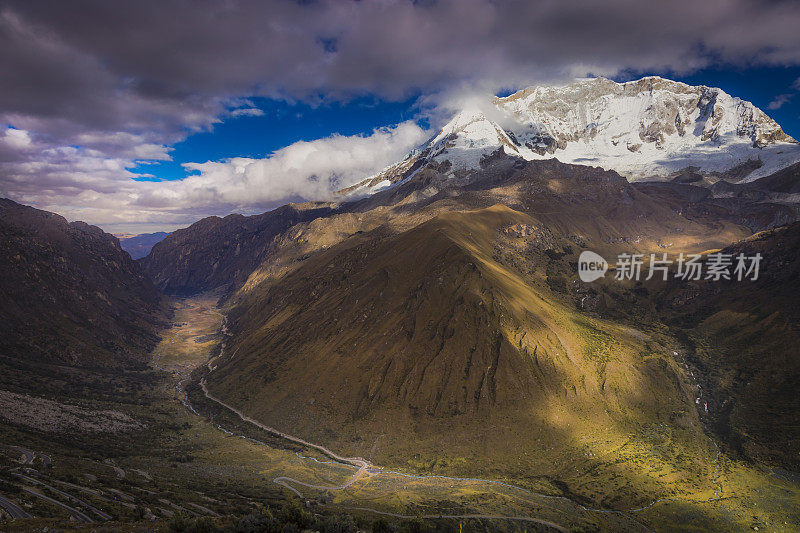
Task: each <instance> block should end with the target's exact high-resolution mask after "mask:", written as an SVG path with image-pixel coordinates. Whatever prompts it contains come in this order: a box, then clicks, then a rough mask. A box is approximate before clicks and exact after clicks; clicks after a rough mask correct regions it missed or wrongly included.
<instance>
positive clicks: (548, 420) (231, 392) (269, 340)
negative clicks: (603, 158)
mask: <svg viewBox="0 0 800 533" xmlns="http://www.w3.org/2000/svg"><path fill="white" fill-rule="evenodd" d="M536 227H540V226H539V221H537V220H536V219H534V218H532V217H531V216H529V215H526V214H524V213H521V212H519V211H516V210H513V209H511V208H509V207H506V206H502V205H495V206H492V207H488V208H483V209H479V210H477V211H465V212H454V213H442V214H440V215H438V216H435V217H434V218H432V219H430V220H429V221H427V222H424V223H422V224H419V225H417V226H415V227H413V228H411V229H409V230H406V231H401V232H399V233H397V232H394V231H391V230H390V229H389V228H386V227H382V228H378V229H376V230H373V231H371V232H366V233H363V234H359V235H357V236H356V237H353V238H351V239H347V240H346V241H344V242H342V243H340V244H338V245H336V246H333V247H331V248H329V249H327V250H325V251H322V252H320V253H318V254H315V255H312V256H311V257H309V258H308V259H306V260H305V261H304V262H303V263H302V265H301V266H299V267H298V268H296V269H295V270H293V271H292V272H290V273H288V274H286V275H285V276H284V277H282V278H280V280H279V281H278V282H275V283H264V284H263V285H262V287H260V289H258V290H253V291H251V292H250V293H249V294H248V295H247V296H246V297H245V298H244V299H243V300H242V301H241V302H240V303H239V304H238V305H237V306H236V307H235V308H234V309H233V310H232V313H231V315H230V319H231V323H232V324H233V331H232V333H233V338H232V340H231V344H229V346H228V348H227V349H226V352H225V354H224V355H223V357H221V358H220V359H218V360H215V361H214V363H213V364H214V366H216V369H215V370H214V371H212V372H211V373H210V374H209V375H208V377H207V382H208V386H209V389H210V390H211V392H212V393H213V394H215V395H217V396H220V397H222V398H224V399H225V400H226V401H228V402H230V403H232V404H234V405H236V406H237V407H239V408H241V409H243V410H244V411H245V412H246V413H248V415H250V416H253V417H255V418H257V419H258V420H261V421H263V422H265V423H268V424H270V425H273V426H274V427H278V428H280V429H282V430H284V431H288V432H290V433H294V434H297V435H300V436H302V437H303V438H308V439H311V440H317V441H319V442H323V443H325V444H326V445H329V446H331V447H335V448H336V449H339V450H342V451H343V452H345V453H347V454H353V455H361V456H366V457H369V458H370V459H371V460H374V461H376V462H378V463H380V464H387V463H388V464H389V465H391V464H397V463H398V462H399V463H400V464H404V463H405V461H406V460H412V458H414V457H421V458H425V460H428V459H429V458H431V457H435V458H436V461H443V462H444V463H445V465H447V464H450V465H453V466H456V467H457V468H458V465H461V466H460V468H461V469H462V470H461V472H462V473H464V469H465V468H466V471H467V472H481V471H483V472H487V471H492V472H495V473H496V474H497V473H499V475H511V474H513V475H517V476H523V477H525V476H528V475H529V473H530V472H537V473H539V474H540V475H544V476H553V477H557V478H559V479H562V480H565V479H569V477H570V475H571V474H566V473H565V472H564V471H563V469H564V465H565V461H566V462H567V463H569V462H570V461H577V463H573V465H574V464H580V463H584V462H586V457H585V456H582V455H581V454H583V453H585V450H584V451H580V450H582V449H583V445H582V444H580V443H581V442H585V443H586V444H587V445H589V444H588V443H589V442H590V441H591V440H592V439H596V438H598V436H600V435H606V436H607V437H608V439H609V440H610V441H613V442H617V439H618V438H620V439H622V435H628V434H629V433H631V432H638V431H641V430H643V429H644V428H647V427H650V426H658V425H659V424H660V425H666V424H669V425H671V426H673V427H675V428H676V433H675V434H674V435H673V436H672V438H674V439H675V440H676V441H678V442H679V443H678V444H676V450H683V453H685V452H686V450H687V449H693V450H696V449H697V448H698V447H699V448H702V447H703V443H704V442H705V440H704V437H703V436H702V431H701V429H700V424H699V420H698V418H697V414H696V412H695V411H694V409H693V407H692V402H691V399H690V398H689V396H688V393H687V392H685V390H684V385H683V382H682V379H683V378H682V377H681V372H680V370H679V369H678V368H677V366H676V364H675V363H674V362H673V361H672V360H671V358H670V357H669V352H667V351H666V350H663V349H659V348H658V345H657V344H651V343H649V342H648V341H647V340H646V337H645V336H643V335H642V334H640V333H638V332H636V331H635V330H631V329H630V328H628V327H626V326H621V325H616V324H614V323H612V322H609V321H607V320H605V319H603V318H601V317H600V316H598V315H587V314H584V313H581V312H578V311H577V310H576V309H575V307H574V305H573V304H572V302H571V299H570V297H569V296H568V295H566V294H562V293H561V292H557V291H556V290H554V289H553V288H551V284H554V283H555V282H554V280H555V279H556V278H559V277H561V279H562V287H561V288H560V289H559V290H561V289H563V283H564V282H563V274H562V273H561V272H554V271H553V270H552V268H553V261H552V260H551V258H550V256H551V255H553V254H556V256H557V255H559V254H564V253H569V252H567V251H566V250H569V249H570V248H572V247H573V246H574V244H573V243H572V242H571V241H570V240H568V239H566V238H565V237H563V236H560V235H552V234H549V235H548V234H546V233H545V234H543V237H541V236H537V235H536V234H535V233H534V234H533V235H530V236H529V237H526V238H524V239H520V238H519V236H518V235H519V234H520V233H527V232H528V229H529V228H536ZM519 241H521V242H519ZM519 246H522V248H521V249H518V248H517V247H519ZM570 255H571V254H570ZM523 258H524V262H522V261H520V260H521V259H523ZM515 262H517V264H519V265H521V266H522V267H523V268H524V270H520V269H518V268H516V266H515V265H514V263H515ZM556 262H557V263H558V262H560V261H556ZM582 439H588V440H585V441H583V440H582ZM623 440H624V439H623ZM620 442H621V441H620ZM590 446H592V445H590ZM594 466H595V467H597V465H596V464H595V465H594ZM445 468H446V467H445ZM651 481H652V480H651ZM626 483H630V486H628V487H627V488H621V489H620V490H619V492H618V494H617V496H616V497H619V498H621V499H625V500H628V501H638V499H637V498H639V497H640V496H637V495H636V494H635V493H636V491H638V490H640V489H641V488H642V486H643V485H641V483H643V484H644V486H646V485H647V484H648V483H650V482H648V481H640V482H636V483H634V481H633V480H632V479H627V480H626ZM609 486H610V485H609ZM634 487H636V488H634Z"/></svg>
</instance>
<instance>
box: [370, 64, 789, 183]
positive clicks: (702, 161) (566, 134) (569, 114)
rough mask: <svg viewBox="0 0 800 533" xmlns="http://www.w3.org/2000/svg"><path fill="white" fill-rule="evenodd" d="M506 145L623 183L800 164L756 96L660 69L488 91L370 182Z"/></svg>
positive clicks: (473, 159) (458, 165) (740, 177)
mask: <svg viewBox="0 0 800 533" xmlns="http://www.w3.org/2000/svg"><path fill="white" fill-rule="evenodd" d="M498 149H502V150H503V151H504V152H505V153H506V154H508V155H514V156H517V157H521V158H523V159H527V160H534V159H549V158H553V157H555V158H558V159H559V160H560V161H562V162H566V163H576V164H586V165H592V166H599V167H603V168H605V169H608V170H616V171H617V172H619V173H620V174H621V175H623V176H625V177H627V178H628V179H629V180H632V181H635V180H644V179H668V178H670V177H671V176H673V175H675V174H678V173H680V172H681V171H684V170H686V169H692V170H694V171H697V172H700V173H701V174H706V175H709V176H715V177H722V178H725V179H730V180H731V181H752V180H755V179H757V178H759V177H763V176H767V175H769V174H772V173H773V172H776V171H777V170H780V169H781V168H784V167H787V166H789V165H791V164H793V163H796V162H798V161H800V144H798V143H797V141H795V140H794V139H792V138H791V137H790V136H788V135H787V134H785V133H784V132H783V130H782V129H781V127H780V126H779V125H778V124H777V123H776V122H775V121H774V120H772V119H771V118H770V117H769V116H767V114H766V113H764V112H763V111H761V110H760V109H758V108H757V107H756V106H754V105H753V104H752V103H750V102H747V101H744V100H741V99H740V98H736V97H733V96H731V95H729V94H727V93H726V92H725V91H723V90H722V89H718V88H714V87H706V86H702V85H701V86H692V85H687V84H685V83H680V82H676V81H672V80H668V79H665V78H661V77H657V76H649V77H646V78H642V79H640V80H636V81H630V82H625V83H617V82H614V81H612V80H609V79H606V78H588V79H578V80H575V81H574V82H573V83H571V84H569V85H565V86H560V87H554V86H534V87H528V88H527V89H523V90H521V91H518V92H516V93H514V94H511V95H509V96H506V97H503V98H497V97H492V98H487V99H486V100H485V101H484V102H483V105H474V104H472V105H470V106H469V107H468V108H464V109H462V110H461V111H460V112H458V113H456V114H455V115H454V116H453V118H452V119H451V120H450V121H449V122H448V123H447V124H445V125H444V126H443V127H442V128H441V130H439V132H438V134H437V135H436V136H434V137H433V138H432V139H431V140H430V141H428V142H427V143H425V144H424V145H423V146H420V147H419V148H417V149H416V150H414V152H412V154H410V155H409V157H408V158H407V159H406V160H405V161H403V162H400V163H398V164H397V165H393V166H392V167H390V168H389V169H386V170H385V171H384V172H382V173H381V174H380V175H378V176H375V177H373V178H370V179H369V180H366V181H365V182H364V183H363V184H362V186H361V187H359V189H361V190H364V189H370V190H375V189H374V188H375V187H376V185H378V187H377V188H378V189H380V188H384V187H386V186H388V185H390V184H391V183H394V182H395V181H397V180H398V179H401V175H400V174H398V173H397V172H398V171H399V170H402V171H403V174H402V175H407V173H408V172H407V171H408V170H409V169H414V168H418V167H419V166H420V164H421V163H422V162H423V161H427V162H435V163H439V164H441V163H445V164H446V165H447V167H448V168H449V169H450V171H451V172H457V171H466V172H469V171H471V170H475V169H478V168H480V161H481V159H482V158H483V157H486V156H488V155H489V154H491V153H493V152H496V151H497V150H498Z"/></svg>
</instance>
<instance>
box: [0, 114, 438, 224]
mask: <svg viewBox="0 0 800 533" xmlns="http://www.w3.org/2000/svg"><path fill="white" fill-rule="evenodd" d="M428 134H429V132H428V131H426V130H423V129H422V128H420V127H419V126H417V125H416V123H414V122H412V121H408V122H403V123H401V124H397V125H394V126H391V127H386V128H379V129H376V130H375V131H373V132H372V133H371V134H369V135H353V136H343V135H333V136H330V137H325V138H322V139H317V140H314V141H299V142H296V143H294V144H291V145H289V146H287V147H285V148H281V149H280V150H277V151H276V152H274V153H273V154H271V155H270V156H269V157H266V158H264V159H250V158H233V159H229V160H223V161H207V162H204V163H187V164H185V165H184V166H185V167H186V168H187V170H190V171H196V172H198V174H196V175H190V176H188V177H186V178H184V179H183V180H179V181H169V182H149V181H134V180H133V179H132V178H135V177H138V175H137V174H134V173H133V172H131V170H130V169H132V168H133V167H135V166H136V163H137V162H136V161H135V159H134V158H128V159H126V158H110V157H107V156H105V155H104V154H103V153H102V152H101V151H97V150H89V149H85V148H75V147H57V148H47V149H44V150H42V151H41V152H40V154H39V156H38V157H37V159H36V160H35V161H29V160H25V161H18V162H7V163H3V164H2V165H0V168H2V169H3V171H4V172H5V173H6V174H8V175H11V176H12V180H10V182H9V181H6V183H0V187H1V188H0V195H8V196H11V197H12V198H14V199H16V200H18V201H21V202H25V203H31V204H34V205H36V207H39V208H41V209H47V210H50V211H55V212H57V213H59V214H61V215H64V216H65V217H67V218H68V219H70V220H84V221H86V222H90V223H93V224H98V225H101V226H102V227H103V228H104V229H107V230H110V231H134V232H136V231H138V230H137V228H147V229H148V230H152V229H153V228H156V229H158V228H167V229H174V228H176V227H180V226H186V225H189V224H191V223H192V222H194V221H196V220H197V219H198V218H200V217H203V216H209V215H226V214H229V213H230V212H233V211H239V212H244V213H254V212H262V211H265V210H267V209H269V208H273V207H277V206H278V205H281V204H283V203H286V202H287V201H293V200H301V199H306V200H324V199H328V198H331V197H332V194H331V193H332V192H334V191H336V190H338V189H341V188H343V187H347V186H349V185H352V184H354V183H356V182H358V181H359V180H361V179H363V178H365V177H367V176H369V175H371V174H374V173H376V172H378V171H380V170H381V169H383V168H385V167H386V166H388V165H390V164H392V163H395V162H396V161H398V160H399V159H401V158H402V157H404V156H405V155H406V154H407V153H408V152H409V151H410V150H411V149H412V148H414V147H416V146H417V145H419V144H420V143H422V142H423V141H424V140H425V139H426V137H427V136H428ZM142 231H144V230H142Z"/></svg>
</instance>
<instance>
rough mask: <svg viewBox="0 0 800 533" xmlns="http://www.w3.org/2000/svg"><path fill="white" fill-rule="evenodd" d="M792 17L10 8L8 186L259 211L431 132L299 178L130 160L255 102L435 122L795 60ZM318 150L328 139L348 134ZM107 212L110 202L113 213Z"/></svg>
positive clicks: (54, 203) (153, 211)
mask: <svg viewBox="0 0 800 533" xmlns="http://www.w3.org/2000/svg"><path fill="white" fill-rule="evenodd" d="M681 4H682V5H681ZM88 15H91V16H88ZM797 21H798V13H797V7H796V4H795V3H792V2H770V3H763V2H749V1H744V0H733V1H722V0H712V1H709V2H701V3H698V2H688V1H684V0H680V1H679V2H678V5H676V3H675V2H672V3H669V4H666V3H646V4H645V3H641V2H635V1H631V0H618V1H613V2H604V3H603V4H598V3H596V2H591V1H575V2H568V3H565V2H557V1H545V2H536V3H529V2H489V1H488V0H460V1H455V0H451V1H441V2H417V3H411V2H402V1H385V2H338V1H337V2H333V1H327V2H325V1H323V2H313V3H305V2H289V1H277V0H276V1H265V2H254V3H244V2H241V3H240V2H224V3H222V2H188V1H184V0H167V1H159V2H154V1H151V2H148V1H145V2H137V3H136V4H129V3H109V2H101V1H97V0H86V1H79V2H71V3H69V4H66V3H63V2H55V1H54V2H35V3H34V2H23V1H15V0H6V1H4V2H2V3H0V65H2V68H0V194H3V195H7V196H10V197H12V198H15V199H18V200H20V201H23V202H33V203H36V204H37V205H39V206H40V207H44V208H48V209H54V210H56V211H58V212H61V213H64V214H65V215H67V216H70V217H72V216H76V217H79V218H80V217H83V218H87V219H89V221H91V222H97V223H104V224H109V223H117V222H119V221H120V220H121V219H122V218H126V219H127V220H129V221H141V220H142V217H143V216H145V217H149V216H151V215H152V216H156V215H157V214H158V213H163V218H164V219H165V220H166V219H173V220H175V221H176V222H175V223H179V222H177V220H178V219H179V218H180V219H181V221H182V222H188V221H191V220H193V219H195V218H196V217H197V216H202V215H204V214H208V213H211V212H216V211H221V210H224V209H226V208H227V207H229V206H244V205H245V204H246V203H247V202H245V204H243V203H242V201H243V200H247V199H248V198H250V199H252V200H253V203H251V204H248V205H250V206H252V207H256V206H262V207H263V206H264V205H266V204H267V203H269V201H279V200H280V199H281V196H280V195H285V194H296V195H304V194H307V193H308V194H311V193H314V194H317V193H319V192H320V191H321V190H322V189H324V184H326V183H329V182H330V179H331V177H332V176H336V177H337V179H338V182H337V183H342V184H346V183H347V182H348V181H349V180H350V176H351V175H352V174H354V173H356V172H361V171H366V172H369V171H371V170H370V169H374V168H379V167H380V165H382V164H383V163H384V162H385V158H386V156H387V154H389V153H394V152H395V151H397V150H400V146H401V144H402V143H403V142H406V143H407V144H408V146H406V147H405V148H409V147H410V146H411V145H412V144H413V142H415V139H416V138H417V137H420V136H422V134H421V133H420V132H419V131H414V129H413V128H412V127H411V125H409V124H405V125H398V126H396V127H393V128H390V129H389V130H385V131H384V130H381V131H379V132H376V134H373V135H368V136H367V137H366V138H360V137H359V138H355V139H353V140H352V143H353V146H352V147H348V148H346V149H345V151H344V152H343V154H347V153H348V152H347V150H348V149H350V148H353V149H355V150H358V149H357V148H355V147H356V146H361V144H363V143H364V142H369V143H371V144H370V150H372V151H374V152H375V155H374V157H372V160H371V161H367V159H368V158H367V156H366V155H365V154H363V153H357V154H356V156H355V158H356V160H355V161H354V162H352V164H350V165H349V166H348V165H343V164H342V162H341V160H340V158H335V157H334V158H331V159H330V161H331V163H332V164H331V166H330V168H327V169H326V168H323V166H324V165H322V164H321V163H320V162H314V163H309V166H308V169H306V168H305V167H304V168H303V169H301V170H300V171H299V173H298V178H297V179H298V180H300V181H301V183H299V184H296V185H295V184H291V183H290V181H291V179H292V178H291V177H290V176H289V175H288V174H287V173H286V172H284V171H283V165H284V164H288V163H287V162H288V161H289V159H290V155H288V154H294V155H292V156H291V157H295V156H296V154H298V153H300V150H301V149H307V148H308V147H307V146H305V145H298V146H296V147H292V148H291V149H290V148H287V150H288V151H287V152H285V153H283V152H282V154H284V155H281V154H276V155H275V156H273V157H270V158H268V159H267V160H265V161H263V162H260V163H259V162H250V163H249V164H247V165H246V170H245V171H244V172H243V174H236V173H235V171H231V168H242V167H240V166H238V167H237V166H236V165H242V164H244V163H242V162H241V161H240V162H238V163H237V162H233V161H232V162H218V163H206V162H203V161H198V162H196V163H197V164H196V165H192V166H191V168H192V169H193V170H199V171H200V172H201V177H190V178H187V179H186V180H184V182H186V183H185V184H177V183H161V184H152V183H146V182H138V181H133V178H135V177H137V174H136V173H134V172H133V169H134V168H135V167H136V165H137V162H141V161H167V160H170V157H171V156H170V152H171V147H172V146H173V145H174V144H175V143H177V142H180V141H181V140H183V139H185V138H186V137H187V136H188V135H191V134H192V133H195V132H199V131H207V130H209V129H210V128H213V127H214V125H215V124H218V123H220V122H221V121H226V120H230V119H232V118H234V117H240V116H254V115H258V114H259V110H258V109H257V108H255V107H254V106H253V105H252V102H251V101H249V100H248V98H250V97H256V96H263V97H268V98H277V99H283V100H287V101H296V100H302V101H308V102H317V103H321V104H324V103H325V102H330V101H347V100H348V99H350V98H353V97H357V96H361V95H370V96H375V97H377V98H382V99H401V98H406V97H408V96H409V95H417V94H421V95H422V97H421V99H420V103H421V104H422V110H423V111H424V112H425V113H429V114H431V115H432V116H434V117H436V118H437V119H438V118H439V115H438V114H437V110H438V109H439V106H440V105H441V104H442V102H443V101H446V100H447V97H446V95H448V94H451V93H452V92H453V91H464V92H470V91H473V92H474V91H475V90H479V91H481V92H494V91H497V90H500V89H502V88H518V87H521V86H527V85H530V84H537V83H558V82H565V81H568V80H569V79H571V78H572V77H574V76H583V75H586V74H587V73H592V74H597V75H606V76H616V75H620V74H622V73H639V72H652V71H658V72H675V73H686V72H692V71H696V70H697V69H701V68H705V67H708V66H710V65H719V64H731V65H773V66H774V65H784V66H792V65H798V64H799V63H800V33H798V32H797V31H796V28H797ZM744 27H746V28H747V30H748V31H746V32H743V31H742V28H744ZM365 139H369V141H366V140H365ZM319 142H320V143H321V144H319V145H318V146H323V145H324V146H331V147H335V146H337V143H340V144H341V143H344V142H345V140H344V138H343V137H332V138H330V139H325V140H321V141H319ZM276 158H277V159H276ZM276 167H277V168H276ZM345 167H347V168H345ZM256 175H258V177H257V178H256V177H255V176H256ZM311 175H315V176H317V178H318V181H317V182H313V181H312V182H311V183H315V185H309V183H308V179H307V178H308V177H309V176H311ZM232 177H238V178H237V179H238V181H237V179H232ZM243 177H244V178H243ZM242 179H246V180H253V184H256V185H258V186H259V187H261V189H259V190H257V191H252V190H251V191H248V190H245V189H243V188H242V189H236V187H233V186H232V185H231V184H232V183H240V184H242V185H243V184H248V183H250V182H249V181H242ZM215 180H222V181H219V182H217V181H215ZM304 180H305V181H304ZM262 190H273V191H275V195H274V196H272V197H269V198H267V197H266V196H265V193H264V192H262ZM201 191H203V192H201ZM120 198H124V199H126V200H125V202H124V203H123V206H125V207H123V208H121V209H120V208H119V204H118V201H119V199H120ZM148 202H149V203H148ZM170 202H172V203H170ZM106 205H108V206H112V205H113V206H117V207H116V209H113V210H110V211H105V209H106V208H105V207H104V206H106ZM86 207H91V210H86V209H84V208H86ZM109 209H110V208H109ZM104 213H107V214H108V215H109V216H110V215H111V214H113V215H114V217H113V218H112V219H106V218H103V217H105V216H107V215H106V214H104ZM181 217H182V218H181Z"/></svg>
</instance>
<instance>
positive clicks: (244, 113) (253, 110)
mask: <svg viewBox="0 0 800 533" xmlns="http://www.w3.org/2000/svg"><path fill="white" fill-rule="evenodd" d="M231 116H232V117H262V116H264V112H263V111H262V110H260V109H259V108H257V107H245V108H241V109H234V110H233V111H231Z"/></svg>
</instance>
